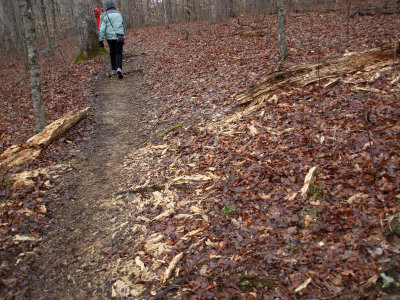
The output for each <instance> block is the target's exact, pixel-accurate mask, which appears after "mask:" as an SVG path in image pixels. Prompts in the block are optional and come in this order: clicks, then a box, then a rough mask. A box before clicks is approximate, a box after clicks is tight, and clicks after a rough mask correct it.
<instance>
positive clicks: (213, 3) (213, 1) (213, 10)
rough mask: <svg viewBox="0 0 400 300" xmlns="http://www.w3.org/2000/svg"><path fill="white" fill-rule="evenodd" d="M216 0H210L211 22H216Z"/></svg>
mask: <svg viewBox="0 0 400 300" xmlns="http://www.w3.org/2000/svg"><path fill="white" fill-rule="evenodd" d="M217 5H218V3H217V0H211V24H216V23H217Z"/></svg>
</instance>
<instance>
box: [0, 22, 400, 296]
mask: <svg viewBox="0 0 400 300" xmlns="http://www.w3.org/2000/svg"><path fill="white" fill-rule="evenodd" d="M312 17H313V18H315V20H314V21H315V22H317V23H318V27H319V28H328V27H329V28H330V29H329V31H332V32H337V33H338V36H340V35H343V36H344V35H345V33H344V32H345V28H344V25H343V24H342V23H343V22H342V23H341V22H337V20H336V16H335V15H333V14H324V15H323V17H322V16H321V15H318V14H315V15H312ZM289 20H292V21H291V22H290V21H289V22H288V31H289V32H290V33H291V34H293V36H297V37H298V38H293V39H290V45H291V47H292V53H293V56H291V57H290V58H289V60H288V61H287V62H286V63H287V64H293V63H295V62H296V63H297V62H302V61H312V60H315V59H318V58H320V55H322V54H323V55H324V56H327V55H331V54H336V53H338V52H339V53H340V52H342V53H343V52H344V51H345V50H351V51H356V50H360V48H363V47H367V46H375V45H376V44H378V43H380V42H381V41H388V40H390V38H392V35H393V33H392V32H391V29H390V28H392V27H391V25H388V24H390V22H395V21H394V20H391V17H386V19H384V18H383V17H382V16H375V17H373V18H372V17H371V18H370V17H362V19H361V17H360V18H358V17H356V18H354V20H352V22H355V23H354V24H353V25H354V28H357V30H356V29H354V32H356V31H357V32H358V34H359V35H358V37H357V38H359V43H357V44H356V43H354V40H355V38H354V37H353V38H352V37H349V38H348V39H347V40H341V42H343V43H339V41H335V40H334V39H333V38H332V37H331V36H329V35H328V34H327V35H323V34H321V35H318V36H316V35H315V36H312V37H311V39H307V40H308V42H309V44H310V46H309V49H307V50H305V49H304V47H303V45H301V42H302V41H303V42H304V40H305V38H304V36H303V35H304V34H305V33H306V32H307V30H310V28H309V23H308V19H307V18H306V17H304V16H303V17H302V16H299V17H296V18H293V19H290V17H289ZM255 21H256V22H257V20H255ZM356 21H357V22H356ZM270 22H271V23H272V24H273V22H274V21H273V20H272V19H271V21H270ZM234 23H235V22H234V21H233V20H227V21H226V26H220V27H218V28H216V27H210V25H208V24H205V23H198V24H196V26H194V27H193V33H192V35H191V40H190V43H187V42H185V41H184V40H183V39H180V38H179V32H180V30H181V25H176V26H174V27H173V28H172V30H170V31H168V32H164V30H163V29H162V28H158V27H155V28H147V29H138V30H137V33H136V34H137V36H138V37H137V39H138V41H140V43H138V45H137V46H136V47H143V48H145V49H146V51H147V52H148V56H149V57H151V60H150V61H149V62H148V63H149V65H148V66H147V68H146V70H147V71H146V73H147V74H145V75H144V76H146V84H147V87H148V88H149V89H150V90H153V91H154V93H157V97H159V98H160V99H161V101H162V105H160V107H159V109H158V110H156V111H154V112H153V118H152V119H149V120H148V121H149V123H154V124H155V123H157V124H163V126H162V127H163V128H164V129H165V128H172V127H173V126H174V124H182V127H180V128H179V130H173V131H168V132H167V133H165V134H163V135H162V136H160V135H158V136H157V137H156V138H154V140H152V141H149V142H148V143H147V144H146V145H145V146H144V147H138V148H135V147H132V151H130V152H127V153H126V154H125V157H124V161H123V164H122V165H123V167H122V168H121V170H120V173H121V176H123V177H122V178H124V179H125V181H123V182H121V183H120V184H119V186H118V188H119V189H118V190H126V189H127V188H129V189H131V188H135V187H136V188H138V187H146V186H151V185H153V184H161V183H162V184H164V188H163V189H161V190H158V191H155V192H142V193H138V194H135V195H128V194H126V195H120V196H116V197H115V198H114V199H113V201H112V204H110V207H112V206H115V205H116V206H118V205H122V204H123V208H124V210H127V211H129V213H130V214H131V215H130V218H129V221H128V223H127V224H126V225H125V226H122V227H118V229H116V230H115V232H114V234H113V237H112V238H113V239H114V240H117V239H118V238H119V236H124V237H125V238H127V237H129V240H127V241H129V243H128V245H129V246H130V247H132V249H133V252H129V255H126V252H125V251H126V250H125V249H123V248H121V246H118V245H117V244H114V247H116V248H115V249H114V252H110V254H107V251H108V250H104V249H106V248H104V249H102V251H103V252H102V253H105V254H106V256H107V255H108V256H107V257H109V259H111V260H112V265H113V266H114V268H113V270H112V271H107V272H108V274H109V275H110V277H111V278H112V280H110V281H111V284H112V285H111V288H110V292H111V293H112V296H113V297H116V298H118V297H134V298H138V299H139V298H143V299H147V298H150V297H153V296H157V295H161V294H162V295H164V296H165V297H167V298H169V299H173V298H180V297H189V298H190V297H198V298H232V297H250V296H252V297H256V298H257V297H266V298H267V299H268V297H280V298H287V299H289V298H291V297H293V296H294V294H298V295H297V296H301V297H307V296H313V297H320V298H323V297H340V296H343V297H346V296H345V295H350V297H351V296H360V297H367V296H369V297H380V296H383V295H385V293H386V292H387V290H382V289H381V286H382V285H381V286H380V285H378V279H379V278H384V279H385V280H386V281H387V282H388V281H390V279H388V278H387V275H386V273H384V276H383V275H382V276H380V274H381V273H379V270H382V269H383V268H384V267H385V266H386V264H387V263H388V262H389V261H391V260H392V259H393V258H394V257H396V256H397V255H398V253H399V251H400V249H399V247H398V244H399V243H398V241H399V240H398V236H396V235H395V234H392V232H390V234H389V235H387V236H386V235H384V234H383V233H384V229H385V225H386V224H387V222H388V221H389V220H393V219H394V218H393V217H391V216H394V215H395V214H396V213H398V212H399V211H398V208H399V199H400V196H399V195H400V190H399V182H400V180H399V175H400V157H399V155H398V153H399V152H400V149H399V147H400V145H399V144H398V135H399V134H400V130H399V128H400V127H399V124H398V122H399V121H398V120H399V118H398V116H399V111H400V110H399V104H398V103H399V102H398V99H397V93H398V90H397V88H396V87H395V86H393V83H392V82H393V80H395V79H396V78H395V75H394V69H393V68H391V67H385V70H383V71H382V70H381V72H380V71H379V70H376V71H375V70H374V72H375V73H374V74H375V75H372V76H371V75H370V74H368V76H367V78H363V75H364V74H353V75H351V76H349V78H345V79H344V80H340V81H339V82H337V83H335V84H333V85H332V83H330V82H326V84H327V85H325V86H326V87H323V86H320V85H319V84H318V83H312V84H310V85H307V86H305V87H303V88H302V89H294V90H292V91H290V93H289V92H288V91H283V90H276V91H274V94H273V95H270V96H269V97H267V98H266V99H264V100H262V101H260V102H258V103H251V104H250V105H249V106H247V107H245V108H240V107H238V106H237V105H238V103H232V98H230V95H232V94H233V93H234V92H237V91H240V90H241V89H242V88H246V86H248V85H249V83H252V82H257V81H258V80H260V79H261V75H264V74H266V73H268V72H269V71H273V70H274V67H275V66H276V59H277V57H278V52H277V47H276V42H275V35H274V34H273V32H269V33H267V34H266V35H265V36H264V37H252V38H248V37H243V36H230V33H231V32H232V31H233V28H234V27H235V25H234ZM376 24H381V27H380V28H382V30H381V31H380V33H379V36H377V35H376V36H375V34H376V33H375V32H374V30H371V28H376V26H378V25H376ZM328 25H329V26H328ZM182 26H183V25H182ZM315 26H316V25H315ZM271 28H272V27H271ZM299 28H305V30H303V31H302V32H299ZM272 31H273V30H272ZM160 32H163V34H160ZM308 32H310V31H308ZM326 33H328V31H326ZM367 33H368V34H367ZM353 34H355V33H353ZM161 36H163V38H162V39H161V38H160V37H161ZM226 36H228V37H226ZM155 37H157V38H155ZM210 38H211V39H212V41H213V43H212V44H211V45H210V43H209V40H210ZM316 39H319V40H318V48H313V45H314V43H316V42H317V41H316ZM206 41H207V43H206ZM128 43H129V42H128ZM150 44H151V47H150V46H149V45H150ZM166 45H168V47H167V46H166ZM206 45H207V46H206ZM265 45H270V46H269V47H267V48H266V46H265ZM128 47H129V44H128ZM306 48H307V47H306ZM239 49H240V50H239ZM311 50H312V51H311ZM260 53H262V54H260ZM245 61H246V63H244V62H245ZM161 66H163V67H161ZM165 66H169V68H166V67H165ZM163 69H165V70H169V71H166V72H167V74H164V75H159V73H160V72H159V71H160V70H163ZM168 72H171V74H172V73H174V72H175V73H174V74H176V75H175V77H173V78H172V79H171V76H169V75H168ZM376 72H379V76H378V75H376ZM163 76H164V77H163ZM373 77H374V79H372V78H373ZM370 79H371V80H370ZM346 81H347V82H346ZM395 82H396V81H395ZM354 83H356V84H357V86H362V87H363V88H362V89H359V88H356V89H354V86H353V85H354ZM377 91H382V92H377ZM166 112H168V114H166ZM199 115H201V118H200V117H197V118H196V116H199ZM171 116H172V117H173V118H174V120H171V119H170V118H171ZM167 123H170V124H167ZM165 124H167V125H169V126H165ZM160 127H161V126H160ZM154 133H155V135H157V131H155V132H154ZM368 133H369V135H370V139H369V138H368ZM316 165H318V166H319V169H320V172H319V174H318V177H315V178H312V179H313V180H307V181H308V186H307V188H304V189H303V190H304V192H303V193H302V187H303V185H304V180H305V178H306V175H307V173H308V172H309V170H310V169H311V168H312V167H313V166H316ZM133 175H134V176H133ZM41 176H42V177H44V175H41ZM310 177H314V176H310ZM45 180H47V178H42V179H41V180H38V181H37V182H36V183H35V184H36V190H35V189H33V188H32V187H31V188H29V190H28V191H27V190H24V189H26V188H24V189H18V190H16V189H11V190H10V191H11V192H9V193H10V194H9V195H8V196H9V197H10V198H11V199H21V198H22V197H26V195H28V197H32V199H33V200H32V205H30V207H25V208H22V207H18V205H19V204H18V202H13V204H12V205H13V211H20V212H21V213H22V214H23V215H24V218H25V217H26V216H29V217H28V219H25V220H24V222H38V221H39V224H38V227H39V225H40V224H41V223H40V222H42V225H41V226H43V225H44V223H47V222H48V221H46V218H43V217H40V216H41V215H42V214H40V211H41V207H42V206H41V205H43V199H44V194H41V193H42V191H44V190H45V189H44V185H43V181H45ZM174 182H179V183H185V184H186V188H184V189H182V190H177V189H173V188H171V186H170V185H171V184H172V183H174ZM2 193H5V192H3V191H2ZM29 195H31V196H29ZM302 195H307V197H308V198H307V200H306V199H304V198H303V196H302ZM18 197H19V198H18ZM40 199H42V200H40ZM310 199H311V200H312V202H310ZM44 204H46V203H44ZM8 206H10V202H7V203H4V204H2V207H8ZM315 206H317V207H322V206H323V207H326V209H324V210H320V211H319V212H316V211H311V210H312V209H313V207H315ZM227 207H228V208H232V209H229V213H223V211H224V208H227ZM7 211H8V212H11V210H10V209H9V208H7ZM28 211H31V212H34V213H27V212H28ZM225 211H226V212H228V210H225ZM9 215H10V214H9V213H8V216H9ZM13 218H14V219H12V218H10V217H7V215H6V217H5V218H3V221H2V231H3V232H2V239H3V241H4V242H5V244H4V246H3V247H4V248H3V249H6V247H7V245H10V247H11V244H12V242H13V241H12V240H10V239H7V236H8V234H9V232H10V229H9V223H14V224H16V223H17V222H20V218H21V216H20V215H19V214H15V215H14V216H13ZM15 218H17V219H15ZM303 219H304V220H305V222H306V223H305V225H307V226H299V222H301V220H303ZM33 220H34V221H33ZM390 228H393V226H391V227H390ZM14 232H19V230H18V229H16V230H14ZM29 233H30V234H29V235H22V234H21V235H14V237H18V238H16V239H17V241H18V242H29V243H32V244H30V246H29V247H28V248H26V249H24V252H21V253H26V254H24V255H23V256H29V254H27V253H29V252H30V250H32V247H34V246H35V243H37V242H38V241H40V237H41V235H42V234H43V233H42V232H41V231H40V230H38V229H36V230H35V229H33V230H30V231H29ZM7 243H8V244H7ZM7 268H8V269H9V268H10V267H9V266H4V265H3V266H2V272H3V273H6V272H7ZM393 269H395V268H393ZM385 276H386V277H385ZM392 276H393V275H392ZM17 281H18V279H15V278H13V277H8V279H5V280H4V281H3V284H4V285H5V286H7V288H9V289H12V288H13V287H14V288H15V287H16V286H17V285H18V284H17ZM267 282H268V284H267ZM272 283H273V284H272ZM172 287H173V288H172ZM385 287H386V286H385Z"/></svg>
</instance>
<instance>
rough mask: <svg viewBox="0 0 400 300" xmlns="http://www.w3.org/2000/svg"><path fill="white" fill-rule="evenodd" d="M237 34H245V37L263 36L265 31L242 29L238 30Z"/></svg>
mask: <svg viewBox="0 0 400 300" xmlns="http://www.w3.org/2000/svg"><path fill="white" fill-rule="evenodd" d="M239 35H241V36H246V37H257V36H258V37H263V36H265V31H262V30H249V31H244V32H240V33H239Z"/></svg>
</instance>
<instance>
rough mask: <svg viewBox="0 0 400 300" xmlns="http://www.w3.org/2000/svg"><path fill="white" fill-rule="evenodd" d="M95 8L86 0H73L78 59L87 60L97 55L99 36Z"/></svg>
mask: <svg viewBox="0 0 400 300" xmlns="http://www.w3.org/2000/svg"><path fill="white" fill-rule="evenodd" d="M92 11H93V8H92V7H91V6H90V5H89V3H87V1H85V0H73V15H74V20H75V28H76V40H77V46H78V59H87V58H90V57H91V56H93V55H94V54H95V53H97V49H98V36H97V32H96V29H97V26H96V22H95V19H94V17H93V15H92V14H91V13H88V12H92Z"/></svg>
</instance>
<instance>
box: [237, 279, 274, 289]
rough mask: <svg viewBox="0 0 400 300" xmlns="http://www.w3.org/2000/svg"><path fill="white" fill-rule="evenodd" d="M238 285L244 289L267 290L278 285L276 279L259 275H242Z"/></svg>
mask: <svg viewBox="0 0 400 300" xmlns="http://www.w3.org/2000/svg"><path fill="white" fill-rule="evenodd" d="M238 286H239V288H240V289H241V290H243V291H251V290H254V289H256V290H259V291H260V290H267V289H271V288H273V287H275V286H276V280H274V279H271V278H267V277H259V276H240V277H239V278H238Z"/></svg>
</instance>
